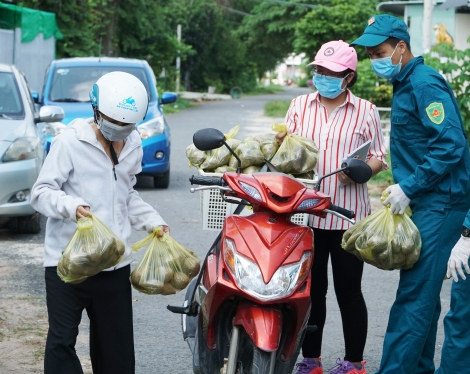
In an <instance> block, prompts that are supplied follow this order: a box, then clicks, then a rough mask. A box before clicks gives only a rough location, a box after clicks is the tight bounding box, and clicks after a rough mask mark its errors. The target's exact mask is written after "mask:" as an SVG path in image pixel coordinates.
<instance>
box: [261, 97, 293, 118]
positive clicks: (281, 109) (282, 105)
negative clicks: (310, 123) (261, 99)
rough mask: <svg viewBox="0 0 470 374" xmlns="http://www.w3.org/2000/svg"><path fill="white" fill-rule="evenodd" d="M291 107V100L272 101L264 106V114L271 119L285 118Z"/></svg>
mask: <svg viewBox="0 0 470 374" xmlns="http://www.w3.org/2000/svg"><path fill="white" fill-rule="evenodd" d="M289 105H290V101H289V100H274V101H270V102H268V103H266V105H265V106H264V114H265V115H267V116H269V117H285V115H286V113H287V109H289Z"/></svg>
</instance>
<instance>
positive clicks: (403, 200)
mask: <svg viewBox="0 0 470 374" xmlns="http://www.w3.org/2000/svg"><path fill="white" fill-rule="evenodd" d="M385 192H388V193H389V194H390V195H388V197H387V198H386V199H385V201H384V202H383V204H384V205H387V204H390V209H391V210H392V213H394V214H403V213H405V209H406V208H407V207H408V205H409V204H410V199H408V197H407V196H406V195H405V193H404V192H403V190H402V189H401V187H400V185H399V184H393V185H391V186H389V187H388V188H387V189H386V190H385Z"/></svg>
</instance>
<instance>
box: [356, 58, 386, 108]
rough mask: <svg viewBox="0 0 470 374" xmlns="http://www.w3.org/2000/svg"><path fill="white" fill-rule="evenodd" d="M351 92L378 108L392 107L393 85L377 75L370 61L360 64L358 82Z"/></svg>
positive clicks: (363, 61) (358, 65)
mask: <svg viewBox="0 0 470 374" xmlns="http://www.w3.org/2000/svg"><path fill="white" fill-rule="evenodd" d="M351 91H352V92H353V93H354V95H356V96H358V97H360V98H361V99H365V100H368V101H370V102H371V103H372V104H374V105H375V106H377V107H391V106H392V85H391V84H390V83H389V82H388V80H387V79H382V78H379V77H377V75H375V73H374V71H373V70H372V66H371V64H370V61H369V60H368V59H367V60H362V61H359V62H358V64H357V82H356V84H355V85H354V87H352V88H351Z"/></svg>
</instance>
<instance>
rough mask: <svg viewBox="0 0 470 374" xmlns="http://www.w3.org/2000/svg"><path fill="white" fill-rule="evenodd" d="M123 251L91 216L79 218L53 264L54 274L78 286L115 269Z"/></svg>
mask: <svg viewBox="0 0 470 374" xmlns="http://www.w3.org/2000/svg"><path fill="white" fill-rule="evenodd" d="M125 251H126V246H125V245H124V243H123V242H122V241H121V240H120V239H119V238H118V237H117V236H116V235H115V234H114V233H113V232H112V231H111V230H110V229H109V228H108V227H107V226H106V225H105V224H104V223H103V222H101V221H100V220H99V219H98V218H97V217H96V216H95V215H91V216H90V217H85V218H80V219H79V220H78V222H77V229H76V230H75V233H74V234H73V236H72V239H70V241H69V243H68V244H67V246H66V247H65V249H64V251H63V252H62V257H61V259H60V260H59V263H58V264H57V274H58V275H59V277H60V279H62V280H63V281H64V282H65V283H74V284H77V283H81V282H83V281H84V280H85V279H86V278H88V277H91V276H93V275H95V274H98V273H99V272H100V271H102V270H105V269H108V268H110V267H112V266H116V265H117V264H118V263H119V261H121V259H122V257H123V256H124V252H125Z"/></svg>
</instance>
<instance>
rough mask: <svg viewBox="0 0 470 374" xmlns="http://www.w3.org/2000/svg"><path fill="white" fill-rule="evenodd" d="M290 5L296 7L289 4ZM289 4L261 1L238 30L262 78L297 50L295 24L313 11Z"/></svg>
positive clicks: (310, 2) (313, 2)
mask: <svg viewBox="0 0 470 374" xmlns="http://www.w3.org/2000/svg"><path fill="white" fill-rule="evenodd" d="M288 2H291V3H292V5H289V4H285V3H288ZM323 2H325V1H323ZM285 3H282V4H279V3H273V2H268V1H263V2H261V3H260V2H257V5H255V6H254V7H253V8H252V9H251V16H246V17H244V18H243V20H242V25H241V26H240V27H239V28H238V29H237V30H236V31H235V34H236V35H237V36H238V37H239V38H240V39H241V40H242V41H243V44H244V45H245V46H246V48H247V55H248V56H249V57H248V58H249V59H250V61H251V62H252V63H253V64H254V65H255V66H256V73H257V75H258V78H261V77H262V76H263V75H264V73H265V72H266V71H270V70H272V69H274V68H275V66H276V65H277V63H278V62H280V61H282V60H283V59H284V58H285V57H287V56H288V55H289V54H290V53H292V52H293V51H294V48H293V43H294V40H295V25H296V23H297V22H298V21H299V20H301V19H302V17H304V16H305V15H306V14H308V12H309V10H311V9H312V8H309V7H305V6H300V5H299V4H296V3H297V2H296V1H285ZM302 3H307V4H310V5H313V6H316V5H317V4H315V3H318V1H311V0H310V1H309V0H303V1H302Z"/></svg>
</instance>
